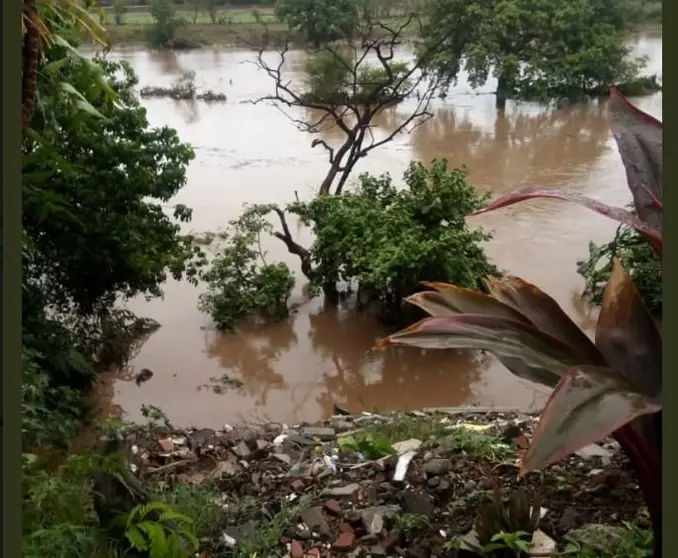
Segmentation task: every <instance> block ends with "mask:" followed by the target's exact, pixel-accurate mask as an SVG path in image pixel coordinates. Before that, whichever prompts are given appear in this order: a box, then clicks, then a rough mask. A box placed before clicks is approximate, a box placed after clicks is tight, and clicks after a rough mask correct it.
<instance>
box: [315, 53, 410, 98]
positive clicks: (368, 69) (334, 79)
mask: <svg viewBox="0 0 678 558" xmlns="http://www.w3.org/2000/svg"><path fill="white" fill-rule="evenodd" d="M349 56H350V52H346V53H343V52H341V49H331V50H330V49H328V50H321V51H320V52H317V53H315V54H314V55H313V56H310V57H309V58H308V60H307V61H306V64H305V70H306V86H307V88H308V93H307V95H306V100H308V101H311V102H314V101H315V102H321V103H332V104H337V105H339V104H341V103H342V102H347V103H360V102H361V101H362V100H367V99H369V100H370V101H371V102H373V103H384V102H389V101H399V100H402V98H403V97H404V95H405V92H406V91H408V90H409V89H410V87H411V85H412V84H411V80H409V79H408V76H409V75H410V67H409V65H408V64H407V63H406V62H391V63H390V64H388V70H387V69H386V68H384V67H382V66H379V65H373V66H367V65H364V64H355V63H354V61H353V60H351V59H350V57H349Z"/></svg>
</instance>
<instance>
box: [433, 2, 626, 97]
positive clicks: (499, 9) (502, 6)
mask: <svg viewBox="0 0 678 558" xmlns="http://www.w3.org/2000/svg"><path fill="white" fill-rule="evenodd" d="M633 10H634V8H633V3H632V1H631V0H571V1H568V2H561V1H560V0H431V1H430V2H429V3H428V5H427V13H426V15H427V20H428V22H427V25H426V28H425V30H424V37H425V38H426V42H432V43H435V42H437V41H439V40H440V39H441V38H445V41H446V42H447V45H448V48H447V49H446V52H445V53H444V54H443V55H441V56H437V57H436V58H435V60H434V62H433V63H432V64H431V67H432V69H434V70H435V71H437V72H440V73H441V74H442V75H444V76H445V77H446V79H447V82H448V83H450V82H453V81H454V80H455V79H456V78H457V76H458V74H459V72H460V71H461V70H465V71H466V72H468V77H469V81H470V84H471V86H472V87H475V88H477V87H481V86H483V85H484V84H485V83H486V82H487V81H488V79H489V78H490V77H494V78H496V79H497V91H496V105H497V108H503V107H504V106H505V104H506V100H507V99H508V98H511V97H515V98H523V99H525V98H541V99H546V98H550V97H558V96H571V95H573V94H578V93H582V92H587V91H591V90H593V89H595V88H597V87H600V86H606V85H609V84H611V83H618V82H620V81H625V80H628V79H630V78H631V77H632V76H633V75H634V74H635V72H636V70H637V65H636V64H635V63H634V62H633V61H631V60H630V59H629V49H627V48H626V47H625V46H624V44H623V42H622V37H621V33H622V32H623V31H624V30H625V29H626V27H627V25H629V23H630V22H631V21H632V20H633V17H632V14H633V13H634V12H633Z"/></svg>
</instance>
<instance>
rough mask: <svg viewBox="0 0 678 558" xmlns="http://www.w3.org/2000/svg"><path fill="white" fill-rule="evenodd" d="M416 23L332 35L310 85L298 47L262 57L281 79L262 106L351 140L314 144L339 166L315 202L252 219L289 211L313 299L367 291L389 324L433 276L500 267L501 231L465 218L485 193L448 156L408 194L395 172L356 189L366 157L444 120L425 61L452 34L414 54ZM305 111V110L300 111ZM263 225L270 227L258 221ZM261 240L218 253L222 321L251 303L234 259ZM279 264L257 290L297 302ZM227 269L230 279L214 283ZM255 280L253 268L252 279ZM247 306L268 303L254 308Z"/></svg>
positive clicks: (366, 26) (281, 216)
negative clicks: (301, 72)
mask: <svg viewBox="0 0 678 558" xmlns="http://www.w3.org/2000/svg"><path fill="white" fill-rule="evenodd" d="M411 27H416V28H417V29H419V30H420V29H421V24H420V22H419V21H418V20H417V19H416V18H415V17H414V16H410V17H409V18H407V19H406V20H404V21H402V22H400V23H398V24H395V25H392V26H390V25H387V24H384V23H383V22H379V21H375V20H374V19H373V18H372V17H371V16H370V14H369V12H368V11H365V12H364V13H363V14H362V16H361V18H360V20H359V22H358V24H357V25H356V27H355V29H354V33H353V37H354V39H357V40H349V39H345V40H342V41H335V42H332V43H328V42H324V43H322V44H321V45H320V46H319V47H317V48H308V49H306V54H307V55H308V62H307V64H306V68H305V69H306V73H307V77H306V80H305V81H304V80H297V81H291V80H289V78H288V77H287V68H288V66H287V63H288V59H287V54H288V52H289V45H286V46H285V48H283V49H282V51H280V52H279V53H278V54H279V57H278V63H277V64H272V63H271V62H270V57H269V56H268V54H269V53H268V51H266V49H265V47H259V48H258V49H257V52H258V55H257V58H256V64H257V65H258V67H259V68H260V69H261V70H262V71H264V72H265V73H266V74H267V75H268V76H269V77H270V78H271V80H272V82H273V86H274V93H273V94H271V95H267V96H265V97H262V98H259V99H257V100H255V101H254V102H255V103H259V102H270V103H273V104H274V105H275V106H277V107H278V108H281V110H283V111H286V110H287V111H288V112H285V113H286V114H287V116H288V117H289V118H290V119H291V120H292V122H293V123H294V124H295V125H296V126H297V127H298V128H299V129H300V130H302V131H304V132H307V133H309V134H311V135H319V134H323V133H326V132H327V131H328V130H332V131H333V132H337V135H338V136H339V138H338V141H337V142H336V143H335V144H334V145H330V143H334V142H328V141H326V139H322V138H316V139H314V140H313V143H312V146H313V147H316V146H321V147H322V148H324V149H325V151H326V152H327V154H328V163H329V165H328V169H327V173H326V175H325V177H324V178H323V179H322V180H321V182H320V184H319V187H318V195H317V196H316V197H315V198H314V199H313V200H311V201H310V202H308V203H301V202H296V203H292V204H289V205H288V206H287V207H286V208H281V207H279V206H277V205H273V204H270V205H261V206H255V207H253V208H250V209H248V211H247V212H246V214H245V215H249V216H253V215H257V216H258V218H259V219H261V220H263V219H265V218H266V217H267V214H269V213H273V214H275V215H276V216H277V220H278V221H279V230H274V231H272V232H273V236H275V237H276V238H278V239H280V240H281V241H282V242H283V243H284V244H285V245H286V247H287V250H288V251H289V252H290V253H291V254H294V255H296V256H297V257H299V259H300V263H301V271H302V273H303V274H304V275H305V277H306V278H307V279H308V280H309V283H310V292H311V294H312V295H313V294H316V293H319V292H322V293H323V294H324V295H325V299H326V301H328V302H336V301H337V300H338V298H339V297H340V295H341V293H342V292H343V293H349V292H351V291H352V290H353V289H354V288H356V287H357V289H358V293H359V299H360V301H361V302H362V303H368V302H369V303H374V304H375V305H376V306H377V308H378V310H379V313H380V315H381V316H382V317H383V318H385V319H386V320H387V321H389V322H393V321H400V320H401V319H402V318H403V316H402V315H401V300H402V298H403V297H404V296H407V295H408V294H411V293H412V292H413V291H415V290H416V289H418V288H419V286H418V284H419V282H420V281H421V280H431V281H437V280H449V279H450V278H453V277H454V278H455V280H457V281H460V282H462V283H464V284H467V285H468V286H469V287H478V286H479V285H480V283H481V281H482V279H483V278H485V277H487V276H488V275H490V274H493V273H496V271H497V270H496V269H495V268H494V267H493V266H492V265H491V264H490V263H489V262H488V260H487V258H486V256H485V253H484V251H483V249H482V247H481V245H480V243H481V242H483V241H484V240H487V238H489V235H488V234H487V233H486V232H484V231H482V230H476V231H471V230H470V229H468V228H467V225H466V222H465V217H466V216H467V215H468V214H469V213H471V212H473V211H474V210H475V209H477V208H478V207H480V205H481V203H482V197H481V196H479V195H478V194H477V193H476V192H475V190H474V189H473V188H472V187H471V186H470V185H469V184H468V182H467V177H466V173H465V171H463V170H458V169H449V168H448V167H447V164H446V162H445V161H438V162H435V163H434V165H433V167H432V168H431V169H429V170H427V169H425V168H424V167H423V166H422V165H420V164H414V163H413V164H412V165H411V166H410V168H409V170H408V171H407V172H406V173H405V176H404V182H405V186H406V187H405V188H404V189H402V191H401V190H399V189H398V188H397V187H396V186H395V185H394V184H393V183H392V181H391V178H390V177H389V176H388V175H386V176H382V177H373V176H370V175H367V174H365V175H361V176H360V179H359V181H358V184H357V185H356V187H355V188H348V180H349V178H350V176H351V173H352V172H353V170H354V169H355V166H356V164H357V163H358V162H359V161H360V160H361V159H363V158H364V157H366V156H367V155H368V154H369V153H370V152H371V151H372V150H374V149H376V148H378V147H380V146H382V145H385V144H387V143H388V142H390V141H392V140H393V138H394V137H395V136H396V135H397V134H399V133H401V132H404V131H411V130H412V129H414V128H416V127H417V126H419V125H420V124H422V123H423V122H425V121H426V120H428V119H429V118H431V116H432V114H431V113H430V112H429V111H428V107H429V104H430V101H431V99H432V97H433V95H434V94H435V93H436V91H437V89H438V87H439V85H440V81H439V78H438V76H437V75H434V74H430V73H427V72H425V71H424V70H423V67H424V66H425V64H426V63H427V62H429V61H430V60H431V57H432V56H433V55H434V54H435V53H439V51H438V50H436V48H443V43H444V41H442V40H441V41H440V42H439V43H438V44H437V45H436V44H435V43H431V44H429V45H428V46H429V50H428V51H427V54H425V55H423V56H420V57H411V56H408V53H407V51H403V50H400V49H401V47H402V46H403V42H404V34H405V33H406V32H407V30H408V29H410V28H411ZM412 58H413V59H412ZM403 101H408V103H407V104H405V103H403V105H404V106H403V110H402V111H401V113H400V114H399V115H398V118H396V119H394V121H393V123H392V124H393V125H392V126H390V127H389V129H388V130H386V131H385V133H384V132H383V131H382V134H381V135H380V136H377V135H376V134H374V129H375V128H377V127H378V121H379V117H380V115H382V114H383V113H384V111H385V109H387V108H389V107H393V106H394V105H399V104H400V103H401V102H403ZM399 108H400V106H399ZM299 109H302V110H303V111H305V115H304V116H305V117H299V116H298V112H299ZM295 113H296V114H295ZM288 214H292V215H294V216H295V217H296V218H297V219H299V220H300V221H301V222H302V223H303V224H305V225H307V226H309V227H311V228H312V229H313V232H314V237H315V241H314V242H313V244H312V245H311V246H309V247H305V246H302V245H301V244H299V243H298V242H297V240H296V239H295V238H294V237H293V236H292V233H291V231H290V226H289V224H288V221H287V216H288ZM257 228H258V230H264V228H265V227H264V225H263V224H258V225H257ZM266 228H268V226H266ZM252 244H254V241H252V242H251V243H250V244H249V245H248V246H240V247H239V246H238V245H236V244H234V243H231V245H229V246H227V247H226V248H224V249H223V250H222V251H221V253H219V254H217V256H216V258H215V260H214V261H213V264H212V268H211V269H210V271H208V272H207V273H205V275H204V276H203V277H204V278H205V279H206V280H208V282H209V283H210V294H209V295H208V296H206V297H203V308H204V309H205V310H207V311H208V312H210V313H211V314H212V316H213V317H214V318H215V321H217V322H218V325H221V326H222V327H228V328H230V327H232V321H231V320H229V319H227V318H225V316H224V312H222V311H221V310H220V309H219V308H217V304H216V303H219V304H221V302H223V301H226V300H228V301H236V300H237V301H241V300H248V299H247V298H243V297H242V296H239V297H238V296H234V294H235V293H236V289H234V288H233V285H234V284H235V283H238V284H240V283H242V282H235V283H234V281H233V278H234V277H237V276H238V274H239V273H240V271H239V269H240V267H242V266H238V265H235V263H234V262H235V261H236V259H237V258H235V257H234V254H235V253H234V249H236V250H238V251H239V252H238V253H239V257H240V259H241V260H243V261H248V262H249V261H251V260H254V259H255V257H254V255H255V254H256V244H254V245H253V247H251V245H252ZM248 258H249V259H248ZM268 265H269V264H268V263H265V265H264V267H262V268H261V269H262V270H263V269H265V268H266V266H268ZM279 271H280V273H279V278H278V279H276V280H275V281H273V280H271V281H269V285H268V287H269V289H268V290H269V293H268V294H267V293H266V292H265V289H264V287H263V286H262V285H257V282H256V281H255V280H252V281H250V282H249V284H252V285H254V286H255V287H256V288H255V290H256V292H251V293H250V295H251V299H252V300H263V299H264V298H266V297H267V296H269V294H270V291H271V288H272V287H273V286H274V285H280V286H281V287H283V288H281V289H280V290H278V291H276V296H275V298H276V300H280V301H283V302H284V301H285V300H286V297H287V293H288V291H287V290H286V288H287V287H286V285H287V284H288V283H287V279H286V278H287V271H285V269H284V268H283V267H280V270H279ZM217 276H218V281H214V279H215V278H217ZM255 276H256V274H251V277H252V279H254V278H255ZM250 295H248V296H250ZM206 302H209V303H210V304H205V303H206ZM231 306H232V304H230V302H229V305H226V304H222V306H221V309H222V310H223V309H226V310H228V311H229V313H231V314H232V315H234V316H235V317H236V318H239V317H241V316H242V310H243V305H242V304H240V303H239V304H238V308H236V309H233V308H231ZM274 306H276V307H277V306H278V305H277V304H276V305H274ZM247 307H248V308H252V309H253V310H259V308H254V306H253V305H251V304H250V305H247ZM276 314H280V313H278V312H276Z"/></svg>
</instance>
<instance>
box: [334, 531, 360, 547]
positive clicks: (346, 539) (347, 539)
mask: <svg viewBox="0 0 678 558" xmlns="http://www.w3.org/2000/svg"><path fill="white" fill-rule="evenodd" d="M354 547H355V534H354V533H347V532H344V533H341V535H339V538H338V539H337V540H336V541H334V544H333V545H332V548H333V549H334V550H353V548H354Z"/></svg>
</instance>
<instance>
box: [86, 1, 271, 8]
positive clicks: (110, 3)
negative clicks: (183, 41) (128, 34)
mask: <svg viewBox="0 0 678 558" xmlns="http://www.w3.org/2000/svg"><path fill="white" fill-rule="evenodd" d="M275 1H276V0H213V3H214V4H216V5H217V6H219V7H226V6H237V7H241V6H273V5H274V4H275ZM174 3H175V4H176V5H177V6H190V5H191V4H192V2H191V1H190V0H174ZM97 4H98V5H99V6H102V7H105V8H107V7H112V6H113V5H114V4H115V0H98V2H97ZM125 4H126V5H127V7H128V8H133V7H135V6H148V5H149V4H150V0H127V1H126V2H125Z"/></svg>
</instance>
